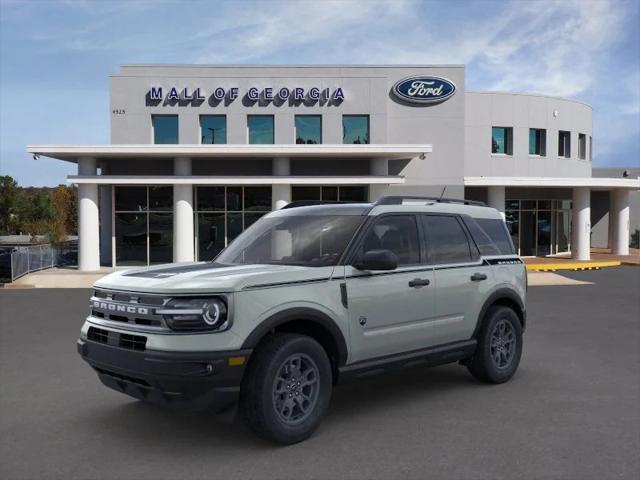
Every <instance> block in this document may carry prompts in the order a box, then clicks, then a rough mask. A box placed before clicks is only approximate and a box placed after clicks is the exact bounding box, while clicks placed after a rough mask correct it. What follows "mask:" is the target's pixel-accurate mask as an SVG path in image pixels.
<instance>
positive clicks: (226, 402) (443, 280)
mask: <svg viewBox="0 0 640 480" xmlns="http://www.w3.org/2000/svg"><path fill="white" fill-rule="evenodd" d="M307 203H308V202H307ZM526 283H527V281H526V272H525V268H524V264H523V262H522V261H521V260H520V258H518V256H517V255H515V254H514V249H513V245H512V243H511V238H510V236H509V233H508V231H507V229H506V227H505V223H504V221H503V219H502V217H501V215H500V213H498V211H496V210H495V209H492V208H488V207H486V206H484V205H483V204H481V203H479V202H470V201H464V200H459V201H458V200H451V199H428V198H427V199H424V198H414V197H411V198H409V197H384V198H382V199H381V200H379V201H378V202H376V203H373V204H371V203H368V204H321V205H308V204H305V205H300V203H295V202H294V203H293V204H290V205H288V206H287V207H285V208H283V209H281V210H278V211H274V212H272V213H269V214H267V215H265V216H264V217H263V218H262V219H260V220H259V221H258V222H256V223H255V224H253V225H252V226H251V227H249V228H248V229H247V230H245V231H244V233H242V234H241V235H240V236H239V237H238V238H237V239H236V240H235V241H234V242H233V243H232V244H231V245H229V246H228V247H227V248H226V249H225V250H224V251H222V252H221V253H220V254H219V255H218V256H217V257H216V259H215V260H214V261H213V262H199V263H189V264H173V265H160V266H153V267H148V268H143V269H136V270H123V271H117V272H115V273H112V274H110V275H107V276H106V277H104V278H102V279H101V280H99V281H98V282H97V283H96V284H95V285H94V294H93V297H92V298H91V306H90V314H89V316H88V317H87V319H86V321H85V323H84V325H83V327H82V331H81V335H80V339H79V340H78V352H79V353H80V355H81V356H82V358H83V359H84V360H86V361H87V362H88V363H89V365H91V367H93V369H94V370H95V371H96V372H97V373H98V377H99V378H100V380H101V381H102V383H104V384H105V385H106V386H108V387H111V388H113V389H115V390H118V391H120V392H122V393H126V394H128V395H131V396H133V397H136V398H138V399H141V400H144V401H148V402H153V403H160V404H164V405H173V406H189V407H196V408H213V409H215V411H216V412H218V413H220V412H222V411H226V410H231V411H232V412H235V406H236V405H237V404H238V403H239V405H240V407H241V409H242V412H243V413H244V416H245V417H246V419H247V421H248V423H249V425H250V426H251V427H252V429H253V430H254V431H255V432H256V433H258V434H259V435H261V436H263V437H266V438H268V439H271V440H273V441H276V442H279V443H284V444H289V443H295V442H299V441H301V440H304V439H306V438H307V437H309V436H310V435H311V434H312V433H313V431H314V430H315V429H316V428H317V426H318V424H319V423H320V420H321V418H322V416H323V415H324V414H325V412H326V410H327V407H328V406H329V399H330V397H331V391H332V388H333V386H334V385H336V384H337V383H341V382H345V381H348V380H353V379H356V378H358V377H364V376H367V375H370V374H373V373H379V372H385V371H388V370H392V369H395V368H406V367H409V366H412V365H418V364H423V365H430V366H431V365H440V364H444V363H450V362H459V363H460V364H462V365H464V366H466V367H467V368H468V369H469V371H470V372H471V374H472V375H473V376H474V377H475V378H477V379H479V380H481V381H484V382H489V383H502V382H506V381H507V380H509V379H510V378H511V377H512V376H513V374H514V372H515V371H516V369H517V367H518V364H519V361H520V355H521V353H522V332H523V331H524V327H525V320H526V311H525V301H524V299H525V291H526ZM238 401H239V402H238Z"/></svg>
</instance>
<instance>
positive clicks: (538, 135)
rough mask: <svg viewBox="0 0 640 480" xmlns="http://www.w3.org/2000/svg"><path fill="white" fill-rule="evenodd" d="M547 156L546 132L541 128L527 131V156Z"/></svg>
mask: <svg viewBox="0 0 640 480" xmlns="http://www.w3.org/2000/svg"><path fill="white" fill-rule="evenodd" d="M546 154H547V131H546V130H544V129H542V128H530V129H529V155H539V156H541V157H544V156H546Z"/></svg>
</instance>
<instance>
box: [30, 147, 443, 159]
mask: <svg viewBox="0 0 640 480" xmlns="http://www.w3.org/2000/svg"><path fill="white" fill-rule="evenodd" d="M27 151H28V152H29V153H31V154H33V155H41V156H43V157H50V158H56V159H58V160H65V161H68V162H74V163H77V161H78V159H79V158H95V159H97V160H99V159H108V158H113V159H117V158H124V159H128V158H141V159H143V158H148V159H157V158H177V157H187V158H277V157H284V158H334V159H336V158H386V159H389V160H391V159H394V160H396V159H408V158H413V157H418V156H420V155H425V154H427V153H431V151H432V146H431V145H429V144H415V145H413V144H402V145H393V144H383V145H380V144H374V145H361V144H360V145H358V144H353V145H352V144H349V145H342V144H322V145H298V144H294V145H229V144H219V145H192V144H177V145H27Z"/></svg>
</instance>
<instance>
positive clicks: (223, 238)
mask: <svg viewBox="0 0 640 480" xmlns="http://www.w3.org/2000/svg"><path fill="white" fill-rule="evenodd" d="M194 197H195V205H196V211H195V225H196V255H197V259H198V260H200V261H207V260H213V258H214V257H215V256H216V255H218V253H220V251H221V250H222V249H223V248H225V247H226V246H227V245H228V244H229V243H231V241H232V240H233V239H234V238H236V237H237V236H238V235H240V233H242V231H243V230H245V229H247V228H248V227H249V226H251V225H252V224H253V223H254V222H256V221H257V220H258V219H259V218H260V217H262V216H263V215H265V214H266V213H269V212H270V211H271V186H264V187H262V186H254V187H242V186H237V187H236V186H233V187H223V186H200V187H195V193H194Z"/></svg>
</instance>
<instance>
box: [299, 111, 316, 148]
mask: <svg viewBox="0 0 640 480" xmlns="http://www.w3.org/2000/svg"><path fill="white" fill-rule="evenodd" d="M296 143H301V144H316V143H322V117H320V115H296Z"/></svg>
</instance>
